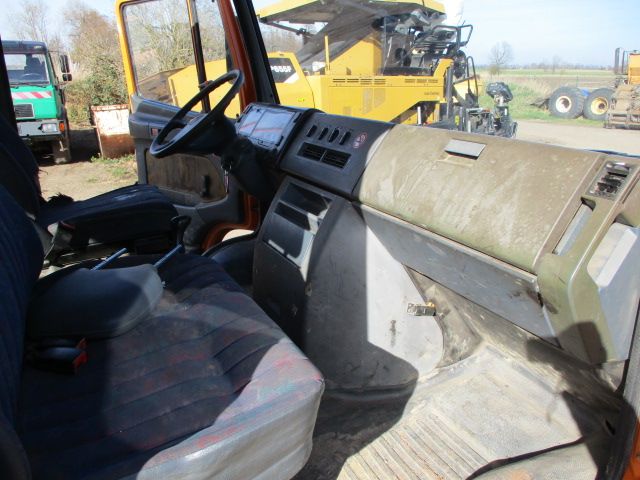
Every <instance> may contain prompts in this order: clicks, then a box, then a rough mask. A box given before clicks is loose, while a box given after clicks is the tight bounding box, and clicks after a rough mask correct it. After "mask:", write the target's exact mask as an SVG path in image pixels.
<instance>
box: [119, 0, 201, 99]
mask: <svg viewBox="0 0 640 480" xmlns="http://www.w3.org/2000/svg"><path fill="white" fill-rule="evenodd" d="M124 18H125V22H126V28H127V33H128V39H129V48H130V51H131V57H132V63H133V68H134V72H135V80H136V87H137V90H138V93H139V94H140V95H142V96H143V97H145V98H149V99H152V100H158V101H161V102H164V103H169V104H173V105H178V106H179V105H181V103H180V102H181V100H182V99H181V98H180V95H179V93H180V92H179V90H177V89H176V80H177V79H178V78H180V74H181V72H182V71H183V70H184V69H185V67H188V66H190V65H193V64H194V63H195V60H194V58H195V57H194V53H193V44H192V41H191V31H190V24H189V14H188V11H187V7H186V3H185V2H184V1H183V0H156V1H151V2H144V3H137V4H132V5H127V6H126V7H125V9H124ZM194 81H195V79H194ZM195 86H197V84H196V85H194V88H195ZM183 103H184V102H183Z"/></svg>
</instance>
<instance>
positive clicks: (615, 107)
mask: <svg viewBox="0 0 640 480" xmlns="http://www.w3.org/2000/svg"><path fill="white" fill-rule="evenodd" d="M614 71H615V73H616V75H617V80H616V90H615V92H614V93H613V96H612V98H611V104H610V106H609V110H608V111H607V114H606V117H605V121H604V126H605V127H606V128H634V129H640V51H638V50H634V51H626V50H622V49H621V48H618V49H616V56H615V64H614Z"/></svg>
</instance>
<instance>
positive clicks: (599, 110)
mask: <svg viewBox="0 0 640 480" xmlns="http://www.w3.org/2000/svg"><path fill="white" fill-rule="evenodd" d="M613 92H614V91H613V89H612V88H597V89H596V90H594V91H592V92H587V91H585V90H581V89H579V88H577V87H560V88H558V89H557V90H556V91H554V92H553V93H552V94H551V97H550V98H549V112H551V115H553V116H554V117H558V118H568V119H573V118H578V117H579V116H580V115H583V116H584V118H588V119H589V120H599V121H604V119H605V116H606V115H607V111H608V110H609V106H610V105H611V98H612V96H613Z"/></svg>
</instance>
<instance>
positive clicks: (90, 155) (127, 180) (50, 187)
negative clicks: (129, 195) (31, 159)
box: [40, 127, 137, 200]
mask: <svg viewBox="0 0 640 480" xmlns="http://www.w3.org/2000/svg"><path fill="white" fill-rule="evenodd" d="M99 154H100V150H99V147H98V140H97V137H96V134H95V131H94V130H93V128H90V127H88V128H87V127H85V128H80V127H75V128H72V130H71V155H72V162H71V163H68V164H66V165H55V164H53V162H52V161H51V159H49V158H46V157H45V158H42V159H41V162H40V170H41V171H40V184H41V186H42V193H43V196H44V197H45V198H49V197H51V196H53V195H56V194H58V193H63V194H65V195H69V196H71V197H73V198H75V199H76V200H83V199H85V198H89V197H93V196H95V195H99V194H100V193H104V192H107V191H109V190H113V189H115V188H119V187H123V186H125V185H131V184H132V183H134V182H135V181H136V180H137V178H136V176H135V174H133V173H132V172H131V171H123V169H122V168H118V169H116V168H114V165H113V164H111V163H108V162H104V161H96V159H98V157H99ZM92 159H94V161H91V160H92Z"/></svg>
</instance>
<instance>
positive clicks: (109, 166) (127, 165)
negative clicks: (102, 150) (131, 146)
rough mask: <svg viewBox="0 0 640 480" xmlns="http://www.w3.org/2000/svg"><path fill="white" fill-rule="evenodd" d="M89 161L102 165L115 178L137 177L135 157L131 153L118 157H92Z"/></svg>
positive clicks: (129, 178) (128, 178)
mask: <svg viewBox="0 0 640 480" xmlns="http://www.w3.org/2000/svg"><path fill="white" fill-rule="evenodd" d="M91 162H92V163H95V164H98V165H102V166H104V167H105V169H106V170H107V172H108V173H109V174H110V175H111V176H113V177H114V178H115V179H116V180H131V179H136V178H137V167H136V157H135V155H133V154H129V155H124V156H122V157H119V158H104V157H92V158H91Z"/></svg>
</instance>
